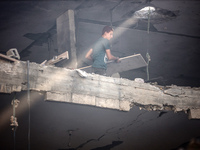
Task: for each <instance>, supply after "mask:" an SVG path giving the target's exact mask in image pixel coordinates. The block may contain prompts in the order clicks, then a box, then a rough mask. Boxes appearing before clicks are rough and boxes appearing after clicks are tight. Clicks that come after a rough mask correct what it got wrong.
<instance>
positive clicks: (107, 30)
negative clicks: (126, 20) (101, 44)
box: [102, 26, 113, 40]
mask: <svg viewBox="0 0 200 150" xmlns="http://www.w3.org/2000/svg"><path fill="white" fill-rule="evenodd" d="M102 36H103V37H104V38H106V39H108V40H110V39H111V38H113V28H112V27H110V26H105V27H104V28H103V30H102Z"/></svg>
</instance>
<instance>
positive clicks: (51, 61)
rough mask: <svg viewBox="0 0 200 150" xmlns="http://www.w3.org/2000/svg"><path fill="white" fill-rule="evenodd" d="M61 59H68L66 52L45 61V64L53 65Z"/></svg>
mask: <svg viewBox="0 0 200 150" xmlns="http://www.w3.org/2000/svg"><path fill="white" fill-rule="evenodd" d="M63 59H69V55H68V51H66V52H64V53H62V54H60V55H58V56H57V57H55V58H53V59H51V60H49V61H47V62H46V63H45V64H46V65H54V64H56V63H58V62H60V61H61V60H63Z"/></svg>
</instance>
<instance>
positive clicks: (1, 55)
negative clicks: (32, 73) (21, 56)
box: [0, 54, 19, 62]
mask: <svg viewBox="0 0 200 150" xmlns="http://www.w3.org/2000/svg"><path fill="white" fill-rule="evenodd" d="M0 57H2V58H4V59H6V60H9V61H12V62H17V61H19V60H17V59H14V58H11V57H9V56H6V55H3V54H0Z"/></svg>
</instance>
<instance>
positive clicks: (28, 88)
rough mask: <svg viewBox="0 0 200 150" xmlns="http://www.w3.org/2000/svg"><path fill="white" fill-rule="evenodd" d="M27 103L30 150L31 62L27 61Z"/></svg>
mask: <svg viewBox="0 0 200 150" xmlns="http://www.w3.org/2000/svg"><path fill="white" fill-rule="evenodd" d="M27 102H28V111H29V117H28V150H30V122H31V121H30V120H31V116H30V107H31V104H30V84H29V60H28V61H27Z"/></svg>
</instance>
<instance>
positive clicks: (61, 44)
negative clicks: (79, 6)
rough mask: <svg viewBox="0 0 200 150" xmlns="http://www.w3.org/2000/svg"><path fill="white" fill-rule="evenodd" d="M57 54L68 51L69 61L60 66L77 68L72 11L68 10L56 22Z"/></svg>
mask: <svg viewBox="0 0 200 150" xmlns="http://www.w3.org/2000/svg"><path fill="white" fill-rule="evenodd" d="M56 27H57V44H58V52H59V53H60V54H61V53H64V52H65V51H69V59H70V60H69V61H67V62H66V61H65V62H64V63H63V64H62V66H63V67H68V68H77V56H76V36H75V17H74V11H73V10H68V11H66V12H65V13H64V14H62V15H61V16H59V17H58V18H57V20H56Z"/></svg>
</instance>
